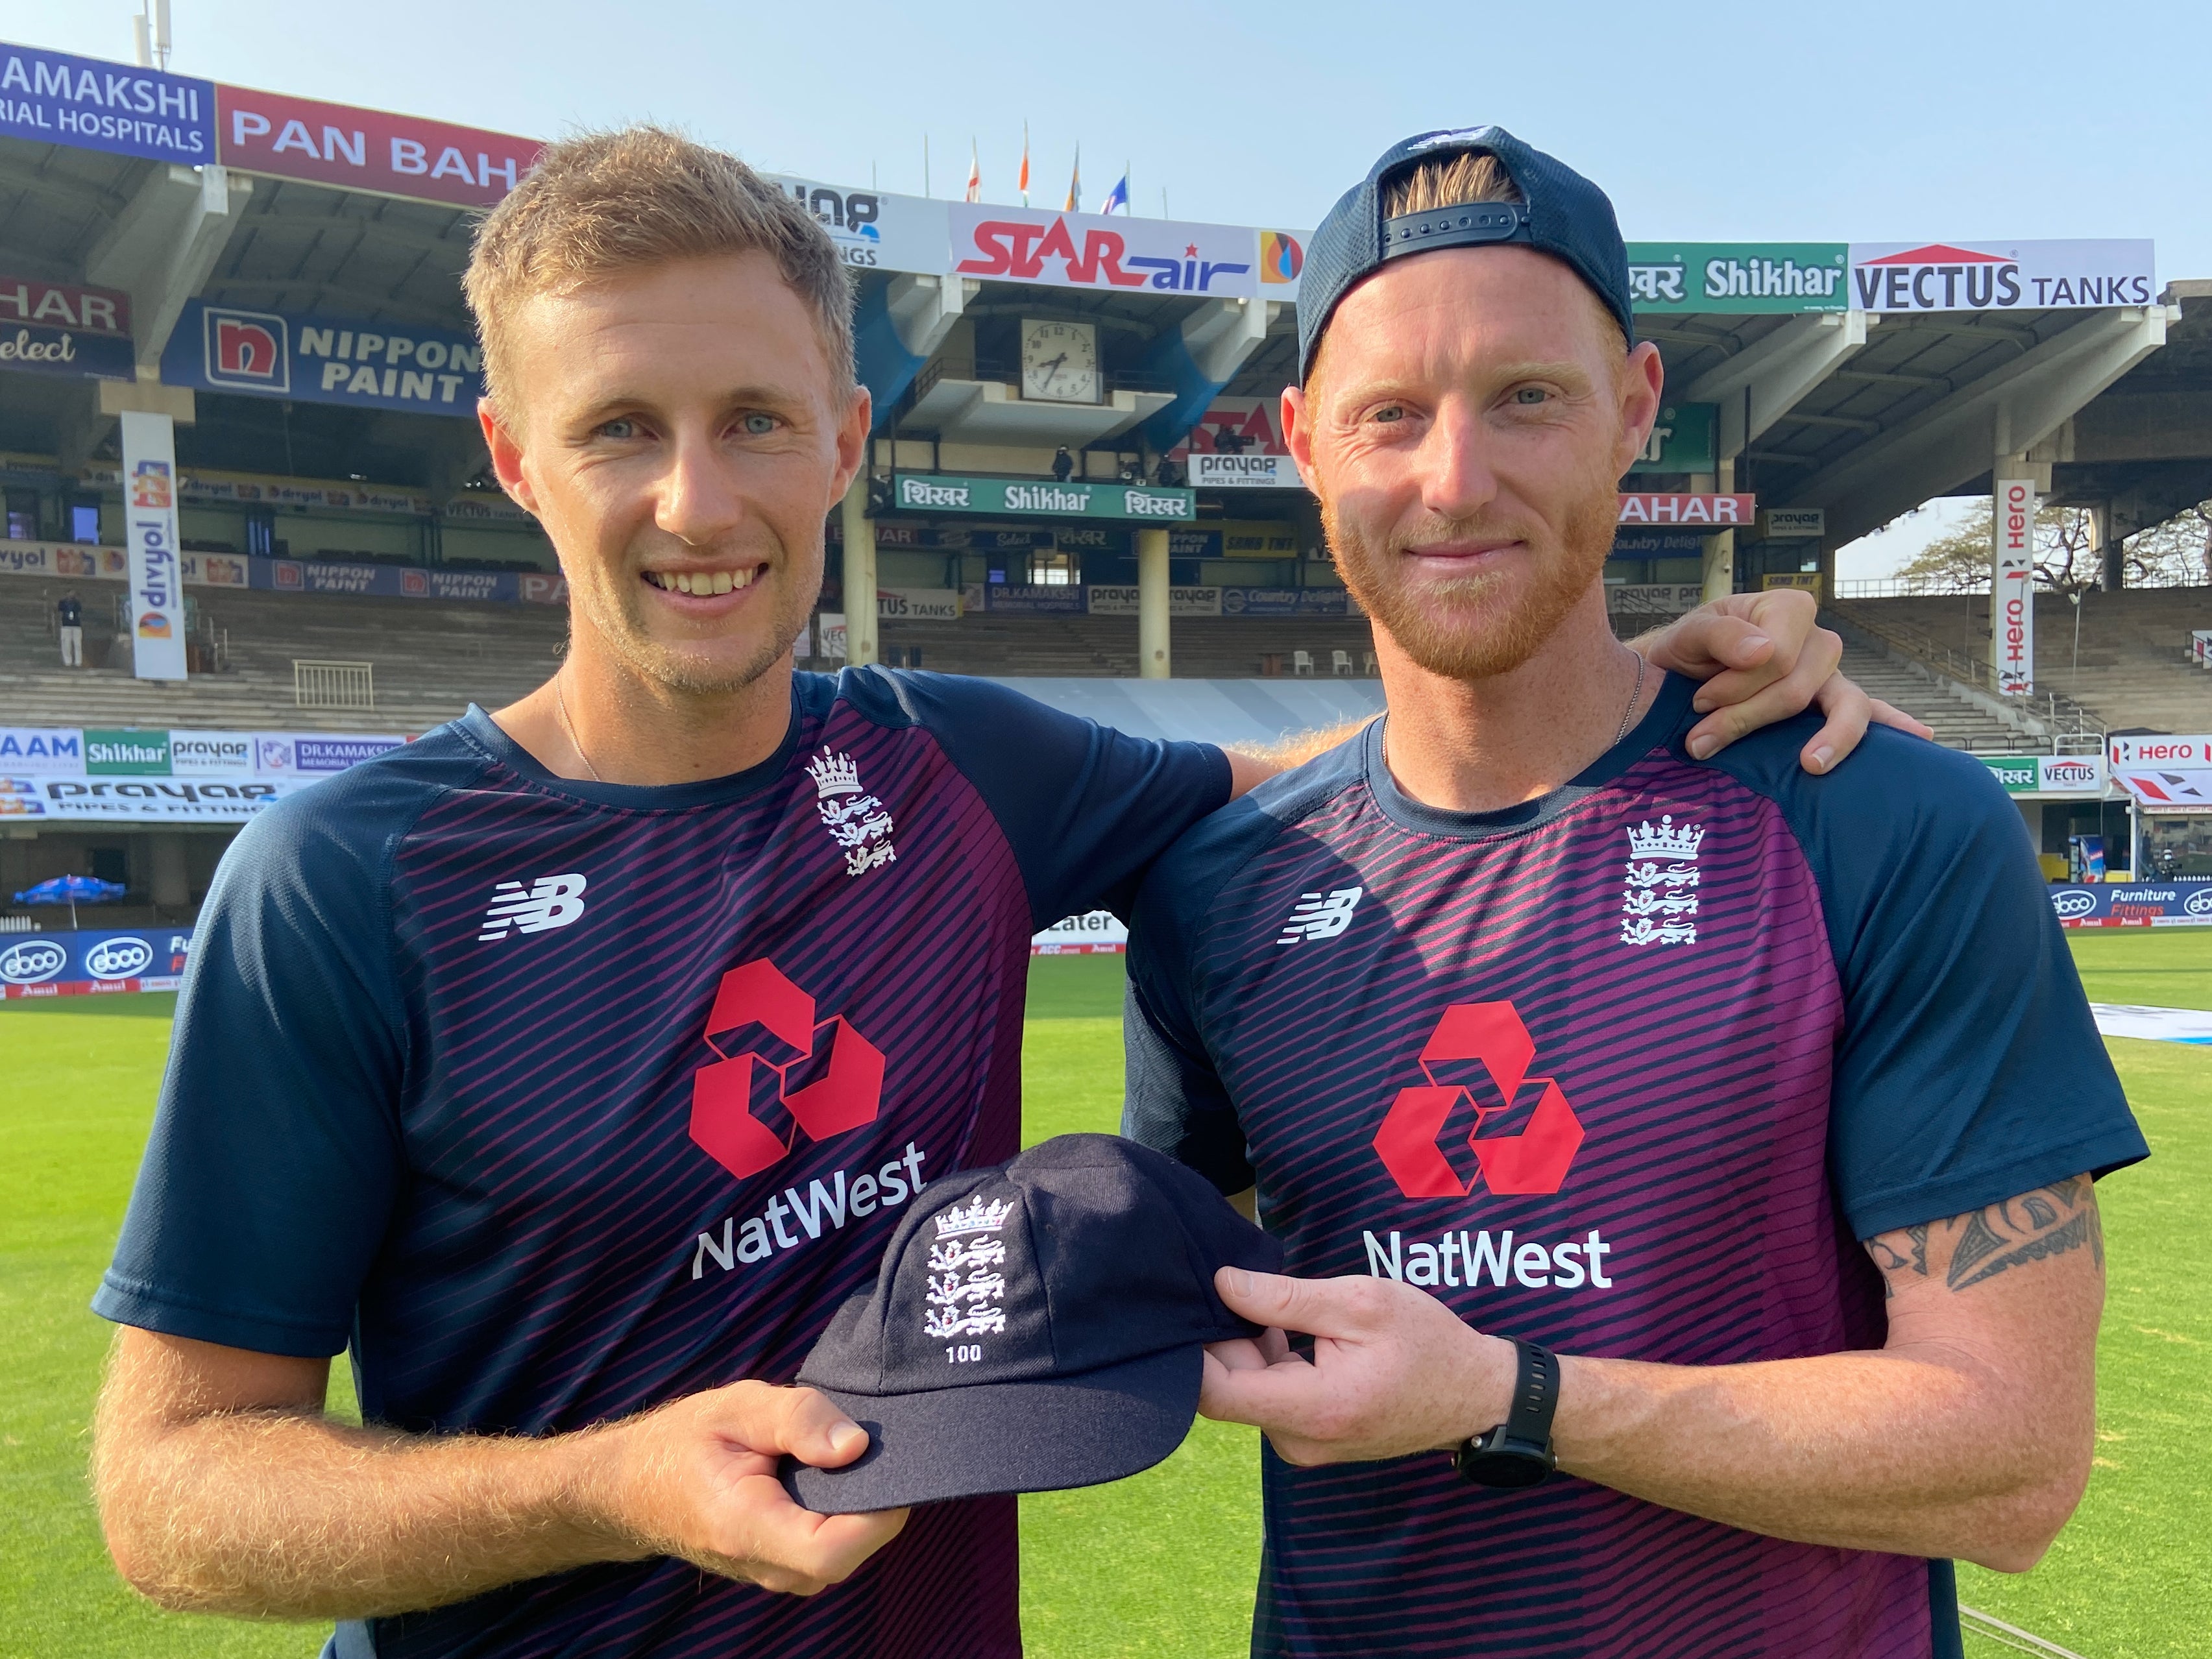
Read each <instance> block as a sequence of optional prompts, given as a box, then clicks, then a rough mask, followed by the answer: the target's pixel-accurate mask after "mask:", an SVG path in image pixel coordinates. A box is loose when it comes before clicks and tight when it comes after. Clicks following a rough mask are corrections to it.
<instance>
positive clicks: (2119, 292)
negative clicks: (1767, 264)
mask: <svg viewBox="0 0 2212 1659" xmlns="http://www.w3.org/2000/svg"><path fill="white" fill-rule="evenodd" d="M2156 265H2157V258H2156V249H2155V247H2154V245H2153V244H2152V243H2150V242H2148V241H2060V242H1980V243H1957V242H1922V243H1915V242H1854V243H1852V244H1851V304H1852V305H1854V306H1856V307H1857V308H1858V309H1859V310H1861V311H2039V310H2054V311H2056V310H2080V309H2085V308H2094V307H2100V306H2147V305H2149V304H2150V303H2151V302H2152V301H2154V300H2155V299H2156V298H2157V297H2158V276H2157V271H2156Z"/></svg>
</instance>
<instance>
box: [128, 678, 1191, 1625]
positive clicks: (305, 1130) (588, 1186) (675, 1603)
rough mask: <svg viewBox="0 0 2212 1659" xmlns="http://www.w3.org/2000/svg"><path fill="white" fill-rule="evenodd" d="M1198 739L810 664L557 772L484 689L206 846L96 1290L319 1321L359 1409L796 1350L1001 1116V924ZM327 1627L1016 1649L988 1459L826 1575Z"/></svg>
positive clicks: (1014, 1075)
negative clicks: (777, 728)
mask: <svg viewBox="0 0 2212 1659" xmlns="http://www.w3.org/2000/svg"><path fill="white" fill-rule="evenodd" d="M1228 794H1229V769H1228V765H1227V763H1226V761H1225V758H1224V757H1223V756H1222V755H1221V753H1220V752H1219V751H1218V750H1214V749H1211V748H1206V747H1203V746H1200V745H1197V744H1160V743H1151V742H1143V741H1139V740H1137V739H1134V738H1128V737H1126V736H1124V735H1122V734H1121V733H1119V732H1113V731H1110V730H1109V729H1106V728H1103V727H1100V726H1094V725H1092V724H1091V722H1089V721H1086V720H1075V719H1073V718H1071V717H1068V716H1066V715H1062V714H1055V713H1054V712H1052V711H1051V710H1048V709H1046V708H1042V707H1041V706H1040V705H1038V704H1036V703H1034V702H1030V701H1029V700H1028V699H1026V698H1023V697H1020V696H1017V695H1015V694H1014V693H1012V692H1011V691H1009V690H1005V689H1004V688H1001V687H998V686H994V685H993V684H989V683H988V682H987V681H981V680H960V679H953V678H946V677H943V676H938V675H926V674H904V673H891V672H887V671H882V670H848V671H846V672H845V673H843V674H842V675H841V676H839V677H837V678H834V679H833V678H828V677H823V676H817V675H800V676H799V677H798V678H797V681H796V684H795V686H794V690H793V708H792V723H791V728H790V731H789V733H788V735H787V738H786V739H785V741H784V743H783V744H782V746H781V750H779V751H778V752H777V753H776V754H775V756H774V757H771V758H770V759H769V760H767V761H765V762H763V763H761V764H760V765H758V766H757V767H754V768H752V769H749V770H747V771H745V772H743V773H740V774H738V775H734V776H731V777H726V778H721V779H718V780H714V781H708V782H702V783H697V784H688V785H682V786H677V787H665V788H635V787H622V786H615V785H606V784H594V783H579V782H572V781H564V780H561V779H557V778H555V777H553V776H551V775H550V774H548V773H547V772H546V771H545V769H544V768H542V767H541V766H539V765H538V763H536V762H535V761H533V760H532V758H531V757H530V756H529V755H528V754H527V753H526V752H525V751H524V750H521V749H520V747H519V746H518V745H516V744H514V743H513V741H512V740H511V739H510V738H507V736H506V734H505V733H504V732H501V730H500V728H499V727H498V726H496V725H495V723H494V722H493V721H492V720H490V719H489V717H488V716H486V715H485V714H483V711H482V710H480V709H474V708H472V709H471V710H470V712H469V713H468V714H467V715H466V716H465V718H464V719H462V720H458V721H455V722H453V724H451V725H448V726H441V727H440V728H439V729H438V730H436V731H435V732H430V733H428V735H426V736H424V737H423V738H420V739H419V740H417V741H416V742H414V743H411V744H408V745H406V746H405V747H404V749H401V750H396V751H394V752H392V754H390V755H388V756H386V757H380V758H379V759H376V760H374V761H371V762H369V763H367V764H364V765H362V766H358V767H356V768H355V769H352V770H350V771H349V772H346V773H344V774H343V775H340V776H338V777H337V778H334V779H331V780H330V781H326V782H324V783H321V784H319V785H318V786H316V787H314V788H313V789H312V790H309V791H307V792H306V793H302V794H301V795H298V796H296V797H294V798H291V799H287V800H285V801H283V802H282V803H280V804H278V805H276V806H274V807H272V808H270V810H269V811H267V812H266V813H264V814H263V815H262V816H260V817H257V818H256V819H255V820H254V821H253V822H252V823H251V824H250V825H248V827H247V828H246V830H245V831H244V833H243V834H242V835H241V836H240V837H239V840H238V842H236V844H235V845H234V846H233V847H232V848H231V849H230V850H229V852H228V854H226V856H225V857H224V860H223V862H222V868H221V870H220V871H219V872H218V874H217V877H216V884H215V889H214V890H213V892H212V893H211V894H210V896H209V900H208V903H207V905H206V908H205V909H204V912H203V914H202V915H201V919H200V924H199V931H198V934H197V939H196V940H195V944H194V949H193V952H192V960H191V966H190V968H189V969H188V971H187V973H186V975H185V984H184V987H183V989H182V991H181V994H180V995H179V1004H178V1016H177V1024H176V1034H175V1038H174V1043H173V1050H172V1054H171V1057H170V1063H169V1069H168V1073H167V1079H166V1081H165V1083H164V1085H163V1087H162V1091H161V1102H160V1106H159V1109H158V1112H157V1114H156V1117H155V1127H154V1132H153V1137H152V1139H151V1142H150V1144H149V1147H148V1149H147V1153H146V1158H145V1163H144V1164H143V1168H142V1170H141V1172H140V1176H139V1180H138V1184H137V1190H136V1192H135V1194H134V1195H133V1197H132V1200H131V1207H130V1212H129V1215H128V1218H127V1219H126V1221H125V1226H124V1230H123V1236H122V1239H121V1242H120V1243H119V1244H118V1247H117V1250H116V1255H115V1261H114V1264H113V1266H112V1267H111V1269H110V1270H109V1272H108V1273H107V1275H106V1280H105V1282H104V1284H103V1285H102V1286H101V1288H100V1291H99V1294H98V1297H97V1298H96V1300H95V1302H94V1306H95V1307H96V1308H97V1310H99V1311H100V1313H102V1314H104V1315H106V1316H107V1317H109V1318H110V1319H113V1320H117V1321H120V1322H125V1323H128V1324H131V1325H137V1326H142V1327H144V1328H149V1329H152V1330H157V1331H164V1332H168V1333H171V1334H175V1335H179V1336H185V1337H191V1338H197V1339H198V1340H203V1341H208V1342H216V1343H221V1344H224V1345H226V1346H232V1347H236V1348H245V1349H252V1350H256V1351H260V1352H270V1353H279V1354H292V1355H301V1356H308V1357H320V1356H323V1355H327V1354H332V1353H336V1352H339V1351H340V1350H343V1349H347V1348H350V1349H351V1351H352V1356H353V1363H354V1370H355V1375H356V1380H357V1386H358V1389H359V1392H360V1397H361V1403H362V1414H363V1416H364V1418H365V1419H367V1420H368V1421H370V1422H372V1423H378V1424H384V1425H390V1426H392V1427H394V1428H398V1429H401V1430H405V1431H415V1432H420V1433H439V1432H450V1431H467V1432H472V1433H480V1434H501V1435H546V1434H553V1433H558V1432H562V1431H568V1430H574V1429H580V1428H583V1427H585V1426H586V1425H592V1424H595V1423H603V1422H606V1421H608V1420H610V1419H617V1418H620V1417H623V1416H625V1415H628V1414H629V1413H635V1412H638V1411H641V1410H644V1409H646V1408H647V1407H653V1406H654V1405H657V1404H659V1403H661V1402H664V1401H669V1400H671V1399H675V1398H677V1397H678V1396H681V1395H687V1394H690V1393H693V1392H695V1391H696V1390H699V1389H706V1388H711V1387H714V1386H717V1385H720V1384H723V1383H732V1382H735V1381H738V1380H739V1379H741V1378H746V1377H753V1378H759V1379H763V1380H764V1381H768V1382H771V1383H787V1382H789V1381H791V1380H792V1378H793V1376H794V1375H795V1374H796V1372H797V1371H798V1369H799V1363H800V1361H801V1360H802V1359H803V1358H805V1355H806V1353H807V1351H808V1350H809V1348H810V1347H811V1346H812V1345H813V1342H814V1340H815V1339H816V1337H817V1335H819V1334H820V1333H821V1332H822V1330H823V1327H824V1326H825V1325H826V1324H827V1323H828V1322H829V1317H830V1316H831V1315H832V1314H833V1313H834V1312H835V1311H836V1309H837V1307H838V1306H839V1304H841V1303H842V1302H843V1301H844V1300H845V1298H846V1297H848V1295H850V1294H851V1293H852V1292H853V1291H855V1290H856V1289H857V1288H859V1287H860V1285H863V1284H864V1283H865V1282H866V1281H867V1280H868V1279H870V1278H871V1277H872V1276H873V1274H874V1273H875V1272H876V1268H877V1265H878V1259H879V1257H880V1255H881V1253H882V1250H883V1248H884V1243H885V1242H886V1241H887V1239H888V1238H889V1237H890V1231H891V1230H892V1228H893V1227H894V1226H895V1225H896V1224H897V1222H898V1220H899V1218H901V1216H902V1215H903V1214H904V1213H905V1207H904V1206H906V1205H908V1203H909V1202H911V1201H912V1200H913V1199H914V1197H915V1194H917V1193H919V1192H921V1191H923V1190H925V1189H926V1188H927V1187H928V1186H929V1184H930V1183H931V1182H934V1181H936V1180H938V1179H939V1178H940V1177H942V1176H946V1175H949V1174H951V1173H952V1172H953V1171H955V1170H963V1169H967V1168H969V1167H972V1166H975V1165H980V1164H996V1163H999V1162H1000V1161H1002V1160H1003V1159H1005V1158H1009V1157H1011V1156H1012V1154H1013V1152H1014V1151H1015V1149H1016V1146H1017V1140H1018V1119H1019V1109H1020V1078H1021V1064H1020V1062H1021V1034H1022V1012H1023V1000H1024V991H1025V987H1026V983H1027V973H1028V966H1029V940H1030V934H1031V933H1033V932H1034V931H1035V930H1036V929H1037V928H1039V927H1047V926H1049V925H1050V924H1051V923H1053V922H1054V921H1058V920H1059V919H1060V918H1061V917H1063V916H1066V915H1069V914H1071V913H1075V912H1081V911H1085V910H1089V909H1091V908H1121V909H1123V910H1126V909H1127V906H1128V903H1129V902H1130V900H1131V897H1132V896H1133V888H1134V884H1135V882H1136V880H1137V879H1138V878H1139V877H1140V876H1141V874H1142V872H1143V871H1144V869H1145V867H1146V865H1147V864H1148V863H1149V862H1150V861H1151V860H1152V859H1153V858H1154V857H1155V856H1157V855H1158V853H1159V852H1160V851H1161V850H1162V849H1163V848H1165V847H1166V846H1167V845H1168V844H1169V843H1170V842H1172V841H1173V840H1174V839H1175V837H1176V836H1178V835H1179V834H1181V833H1182V831H1183V830H1184V829H1188V827H1190V826H1191V825H1192V824H1193V823H1196V822H1197V821H1198V820H1199V819H1200V818H1201V817H1203V816H1205V815H1206V813H1208V812H1210V811H1212V810H1213V809H1215V808H1217V807H1218V806H1219V805H1222V803H1223V802H1225V800H1226V799H1228ZM334 1644H335V1645H334V1651H335V1654H336V1655H337V1656H338V1659H361V1656H370V1655H374V1656H379V1659H413V1656H424V1659H428V1656H434V1655H435V1656H438V1659H464V1656H489V1655H498V1656H501V1659H524V1656H549V1659H550V1656H555V1655H561V1656H572V1655H581V1654H584V1653H586V1652H588V1653H590V1654H592V1655H595V1656H623V1659H693V1656H697V1659H704V1656H708V1655H714V1656H721V1655H726V1654H732V1653H759V1654H769V1653H773V1654H777V1655H783V1656H793V1659H810V1656H820V1659H831V1656H844V1655H850V1654H858V1653H866V1654H871V1655H878V1656H885V1659H927V1656H947V1659H952V1656H957V1659H968V1656H1012V1655H1014V1654H1017V1653H1018V1651H1019V1650H1020V1643H1019V1633H1018V1625H1017V1607H1016V1595H1015V1532H1014V1500H1013V1499H1012V1498H982V1499H976V1500H971V1501H967V1502H962V1503H954V1504H939V1505H934V1506H932V1507H930V1508H927V1509H926V1510H920V1511H917V1512H916V1513H915V1516H913V1518H912V1520H911V1521H910V1522H909V1523H908V1526H907V1528H906V1529H905V1530H904V1532H903V1533H902V1534H901V1535H900V1536H899V1537H898V1538H897V1539H896V1541H894V1542H893V1543H892V1544H891V1545H890V1546H889V1547H886V1548H885V1549H884V1550H883V1551H882V1552H881V1553H879V1554H878V1555H877V1556H876V1557H874V1558H873V1559H872V1560H870V1561H869V1562H868V1563H867V1564H866V1565H865V1566H864V1567H863V1568H862V1569H861V1570H860V1571H859V1572H858V1573H856V1574H855V1575H854V1577H853V1578H852V1579H851V1580H850V1581H848V1583H845V1584H844V1585H842V1586H840V1587H838V1588H836V1589H830V1590H829V1591H827V1592H825V1593H823V1595H818V1596H815V1597H812V1598H811V1599H805V1600H802V1599H799V1598H798V1597H793V1596H787V1595H770V1594H769V1593H767V1592H766V1591H763V1590H760V1589H756V1588H754V1587H752V1586H750V1585H745V1584H738V1583H732V1582H729V1581H727V1580H724V1579H721V1578H718V1577H714V1576H713V1575H711V1574H708V1573H705V1572H702V1571H700V1570H698V1569H697V1568H696V1567H693V1566H691V1565H689V1564H688V1563H684V1562H681V1561H675V1560H669V1559H655V1560H650V1561H645V1562H638V1563H623V1564H609V1565H601V1566H595V1567H591V1568H587V1569H584V1570H581V1571H574V1572H568V1573H564V1574H562V1575H559V1576H558V1577H548V1578H543V1579H538V1580H535V1581H532V1582H529V1583H519V1584H514V1585H511V1586H508V1587H507V1588H505V1589H497V1590H495V1591H492V1592H491V1593H489V1594H488V1595H479V1596H477V1597H475V1598H473V1599H471V1600H470V1601H464V1602H461V1603H459V1604H458V1605H456V1606H453V1607H442V1608H439V1609H436V1610H434V1611H431V1612H426V1613H410V1614H408V1615H405V1616H403V1617H396V1618H380V1619H374V1620H368V1621H365V1622H360V1623H354V1624H349V1625H346V1626H341V1627H340V1628H339V1630H338V1632H337V1636H336V1637H335V1638H334Z"/></svg>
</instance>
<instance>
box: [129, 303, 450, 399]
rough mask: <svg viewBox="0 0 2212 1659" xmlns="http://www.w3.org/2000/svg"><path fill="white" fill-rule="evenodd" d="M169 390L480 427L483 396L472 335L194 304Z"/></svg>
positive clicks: (167, 358)
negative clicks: (401, 413)
mask: <svg viewBox="0 0 2212 1659" xmlns="http://www.w3.org/2000/svg"><path fill="white" fill-rule="evenodd" d="M161 380H162V381H163V383H164V384H166V385H168V386H194V387H197V388H200V389H202V390H204V391H209V392H246V393H247V394H249V395H251V396H253V397H258V398H290V399H294V400H295V401H299V402H304V403H317V404H345V405H349V406H350V407H353V408H356V409H393V410H406V411H408V412H410V413H413V414H420V415H449V416H453V417H455V418H456V419H460V420H469V421H473V420H475V419H476V417H477V398H480V397H481V396H482V395H483V353H482V351H481V349H479V348H478V346H477V342H476V338H475V337H474V336H472V335H468V334H462V333H458V332H456V331H453V330H451V329H442V328H422V327H418V326H416V325H412V324H407V325H401V324H398V323H368V322H362V321H361V320H359V319H356V318H350V317H323V316H313V315H307V314H302V313H292V312H274V311H247V310H243V309H240V307H235V306H216V305H210V304H208V303H207V302H206V301H204V300H190V301H185V308H184V313H183V314H182V315H181V316H179V318H178V319H177V327H176V331H175V332H174V333H173V334H171V335H170V336H169V343H168V345H167V348H165V349H163V351H162V353H161Z"/></svg>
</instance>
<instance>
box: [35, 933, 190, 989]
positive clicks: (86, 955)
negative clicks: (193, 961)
mask: <svg viewBox="0 0 2212 1659" xmlns="http://www.w3.org/2000/svg"><path fill="white" fill-rule="evenodd" d="M191 949H192V930H191V928H189V927H108V928H99V927H81V928H78V929H77V930H76V931H75V932H70V933H6V934H0V996H7V997H17V998H21V997H60V996H85V995H94V994H100V993H103V992H113V991H173V990H175V989H176V988H177V980H178V977H179V975H181V974H182V973H183V972H184V971H185V962H186V960H187V959H188V958H189V957H191Z"/></svg>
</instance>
